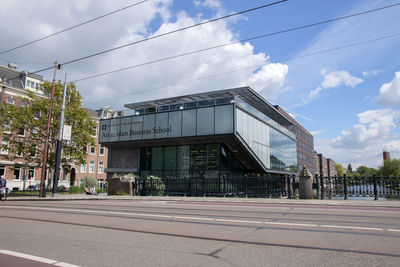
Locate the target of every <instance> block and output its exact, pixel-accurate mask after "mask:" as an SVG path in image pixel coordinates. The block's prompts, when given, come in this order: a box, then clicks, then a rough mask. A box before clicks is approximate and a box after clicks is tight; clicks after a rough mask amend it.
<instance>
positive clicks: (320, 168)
mask: <svg viewBox="0 0 400 267" xmlns="http://www.w3.org/2000/svg"><path fill="white" fill-rule="evenodd" d="M314 159H315V174H316V175H323V176H324V177H332V176H335V175H337V171H336V166H335V161H333V160H332V159H330V158H325V157H324V156H323V155H322V154H318V153H317V152H314Z"/></svg>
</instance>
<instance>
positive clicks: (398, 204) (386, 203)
mask: <svg viewBox="0 0 400 267" xmlns="http://www.w3.org/2000/svg"><path fill="white" fill-rule="evenodd" d="M68 200H132V201H174V202H176V201H178V202H179V201H182V202H199V203H200V202H220V203H224V202H226V203H228V202H229V203H252V204H257V203H258V204H290V205H331V206H364V207H368V206H369V207H390V208H399V209H400V201H399V200H377V201H375V200H317V199H287V198H230V197H226V198H224V197H176V196H173V197H166V196H107V195H105V194H100V195H98V196H91V195H84V194H57V195H56V196H54V197H52V196H47V197H46V198H39V197H37V196H9V197H7V200H6V202H7V201H68ZM3 203H4V202H3ZM0 205H1V203H0Z"/></svg>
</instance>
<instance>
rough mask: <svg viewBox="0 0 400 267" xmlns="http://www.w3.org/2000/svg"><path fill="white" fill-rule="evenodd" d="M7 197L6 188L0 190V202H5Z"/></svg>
mask: <svg viewBox="0 0 400 267" xmlns="http://www.w3.org/2000/svg"><path fill="white" fill-rule="evenodd" d="M7 195H8V188H1V189H0V200H1V201H5V200H6V199H7Z"/></svg>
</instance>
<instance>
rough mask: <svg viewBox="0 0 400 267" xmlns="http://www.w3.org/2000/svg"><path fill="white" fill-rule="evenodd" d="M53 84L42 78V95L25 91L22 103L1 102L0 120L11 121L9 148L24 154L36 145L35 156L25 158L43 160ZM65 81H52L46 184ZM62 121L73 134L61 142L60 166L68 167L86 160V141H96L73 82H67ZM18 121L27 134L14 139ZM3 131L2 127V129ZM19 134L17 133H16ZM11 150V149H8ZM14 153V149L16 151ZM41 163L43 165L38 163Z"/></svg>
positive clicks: (52, 155)
mask: <svg viewBox="0 0 400 267" xmlns="http://www.w3.org/2000/svg"><path fill="white" fill-rule="evenodd" d="M51 87H52V84H51V83H49V82H45V83H44V84H43V85H42V89H43V93H44V94H43V95H44V96H41V95H39V94H35V93H33V92H31V91H28V95H27V97H26V98H24V99H23V101H24V103H25V105H23V106H21V107H17V106H10V105H7V104H5V105H2V107H1V108H2V109H5V110H4V111H5V112H3V110H2V112H1V115H0V118H1V119H0V122H3V123H7V122H11V128H10V131H9V132H11V134H10V135H9V137H8V138H9V140H10V141H9V149H10V151H14V152H15V151H20V150H22V152H24V151H25V150H26V151H27V153H26V155H29V153H30V152H31V151H32V147H35V148H38V153H37V157H36V158H32V157H31V158H30V159H27V162H29V160H30V162H32V160H35V161H36V162H37V163H39V164H42V155H43V154H42V151H40V150H42V149H43V147H44V142H45V139H46V135H45V134H46V130H47V120H48V117H47V116H48V115H47V114H48V111H49V106H50V99H49V97H45V96H49V95H50V94H51ZM63 91H64V85H63V84H61V82H60V81H58V82H57V83H56V85H55V90H54V98H53V99H54V100H53V107H52V114H51V127H50V132H49V154H48V162H47V163H48V167H49V175H48V187H49V188H50V187H51V178H52V174H53V172H54V166H55V151H56V145H57V139H58V132H59V127H60V116H61V106H62V98H63ZM65 107H66V109H65V118H64V123H65V124H66V125H71V126H72V135H71V141H70V142H66V141H64V142H63V153H62V158H61V166H62V167H63V168H67V169H70V167H71V166H72V165H73V164H75V165H80V164H83V163H85V161H86V153H87V152H86V149H85V148H86V147H87V145H88V144H90V145H94V144H95V139H94V137H93V136H94V135H95V128H96V122H95V121H93V119H92V118H91V117H90V116H89V114H88V112H87V110H86V109H84V108H83V106H82V97H81V95H80V93H79V91H78V90H77V88H76V86H75V85H74V84H73V83H70V84H68V86H67V94H66V102H65ZM21 125H23V126H24V128H25V131H26V134H25V137H24V138H17V139H15V140H14V139H13V137H11V136H15V134H13V133H15V132H16V131H18V129H19V127H21ZM3 132H4V131H3ZM17 136H18V135H17ZM9 154H12V153H9ZM15 154H16V153H15ZM40 167H43V166H41V165H40Z"/></svg>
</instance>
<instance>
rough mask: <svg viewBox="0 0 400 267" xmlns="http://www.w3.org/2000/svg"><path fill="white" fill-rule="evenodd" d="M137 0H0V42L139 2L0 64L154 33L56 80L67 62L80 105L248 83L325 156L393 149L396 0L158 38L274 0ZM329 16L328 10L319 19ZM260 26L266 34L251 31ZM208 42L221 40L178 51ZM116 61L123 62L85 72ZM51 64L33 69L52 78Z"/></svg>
mask: <svg viewBox="0 0 400 267" xmlns="http://www.w3.org/2000/svg"><path fill="white" fill-rule="evenodd" d="M140 2H142V1H140V0H129V1H128V0H113V1H108V0H58V1H52V0H30V1H25V0H2V4H1V8H0V29H1V42H0V53H1V52H3V51H5V50H8V49H11V48H14V47H17V46H19V45H22V44H25V43H27V42H30V41H33V40H37V39H39V38H41V37H44V36H48V35H50V34H52V33H55V32H58V31H62V30H64V29H66V28H69V27H71V26H74V25H77V24H80V23H82V22H84V21H88V20H91V19H93V18H96V17H99V16H101V15H104V14H106V13H109V12H112V11H114V10H118V9H121V8H123V7H127V6H129V5H132V4H134V3H138V4H137V5H135V6H132V7H130V8H126V9H124V10H122V11H120V12H116V13H114V14H112V15H109V16H106V17H103V18H101V19H98V20H95V21H93V22H90V23H87V24H84V25H82V26H80V27H76V28H74V29H71V30H68V31H65V32H63V33H61V34H57V35H55V36H52V37H50V38H46V39H44V40H42V41H40V42H36V43H33V44H31V45H28V46H25V47H22V48H19V49H16V50H13V51H10V52H7V53H1V54H0V64H1V65H7V64H8V63H9V62H14V63H16V64H17V65H18V69H20V70H27V71H31V72H34V71H38V70H41V69H45V68H48V67H51V66H53V65H54V62H55V61H56V60H57V61H58V62H59V63H61V64H63V63H66V62H69V61H72V60H75V59H79V58H82V57H85V56H87V55H91V54H94V53H98V52H102V51H105V50H109V49H111V48H114V47H119V46H122V45H125V44H128V43H133V42H137V41H140V40H143V39H147V38H151V37H155V38H152V39H151V40H148V41H144V42H139V43H137V44H134V45H130V46H126V47H124V48H122V49H118V50H114V51H111V52H108V53H104V54H101V55H99V56H95V57H91V58H88V59H85V60H81V61H77V62H75V63H70V64H66V65H62V69H61V70H60V71H58V72H57V79H60V80H63V79H64V75H65V73H67V74H68V81H74V82H75V83H76V85H77V87H78V89H79V90H80V92H81V94H82V96H83V102H84V106H85V107H87V108H92V109H98V108H100V107H102V106H113V107H114V108H115V109H117V110H125V109H126V108H125V107H124V104H128V103H134V102H139V101H146V100H152V99H157V98H165V97H171V96H179V95H186V94H191V93H199V92H206V91H213V90H222V89H228V88H234V87H240V86H250V87H252V88H253V89H254V90H256V91H257V92H258V93H259V94H261V95H262V96H263V97H264V98H265V99H266V100H267V101H269V102H270V103H272V104H274V105H279V106H281V107H282V108H284V109H285V110H286V111H287V112H289V113H290V114H291V115H292V116H293V117H294V118H295V119H296V120H297V121H298V122H299V123H300V124H301V125H303V126H304V128H305V129H307V130H308V131H309V132H310V133H312V134H313V136H314V146H315V147H314V148H315V150H316V151H317V152H318V153H322V154H324V156H325V157H327V158H331V159H333V160H334V161H336V162H338V163H341V164H343V165H344V166H347V164H348V163H351V164H352V166H353V168H354V167H357V166H360V165H366V166H370V167H378V166H380V165H381V164H382V152H383V151H389V152H390V153H391V157H392V158H400V130H399V129H400V108H399V107H400V52H399V51H400V27H399V26H400V16H399V15H398V14H399V13H400V5H394V4H398V3H400V2H397V1H396V0H381V1H376V0H335V1H328V0H288V1H284V2H280V3H276V4H274V5H271V6H268V7H265V8H260V9H257V10H254V11H251V12H247V13H244V14H240V15H237V16H232V17H230V18H228V19H222V20H217V21H214V22H212V23H206V24H203V25H201V26H198V27H193V28H190V29H187V30H183V31H179V32H176V33H173V34H168V35H164V36H162V37H156V36H158V35H160V34H163V33H168V32H170V31H174V30H177V29H180V28H183V27H187V26H190V25H194V24H198V23H201V22H205V21H208V20H212V19H215V18H219V17H222V16H226V15H229V14H234V13H237V12H240V11H244V10H248V9H252V8H255V7H259V6H263V5H266V4H268V3H274V2H277V1H274V0H272V1H262V0H252V1H242V0H229V1H228V0H148V1H143V2H142V3H140ZM389 5H394V6H393V7H390V8H386V9H381V10H377V11H375V12H370V13H366V14H362V15H358V16H351V15H353V14H357V13H361V12H364V11H368V10H373V9H377V8H381V7H384V6H389ZM346 16H347V18H345V19H341V20H333V19H336V18H340V17H346ZM328 20H333V21H331V22H329V23H319V22H323V21H328ZM313 24H317V25H314V26H310V27H302V26H305V25H313ZM294 28H298V29H296V30H290V29H294ZM288 30H290V31H288ZM278 32H281V33H278ZM272 33H273V34H272ZM262 35H268V36H265V37H262V38H261V37H260V38H254V37H258V36H262ZM245 40H247V41H245ZM225 44H230V45H225ZM221 45H225V46H221ZM214 46H221V47H219V48H215V49H209V50H206V51H203V52H197V53H191V54H189V55H186V56H179V55H182V54H185V53H190V52H193V51H197V50H202V49H206V48H211V47H214ZM175 56H178V57H175ZM169 57H173V58H171V59H166V58H169ZM154 61H156V62H154ZM151 62H153V63H151ZM128 67H130V68H128ZM122 68H128V69H126V70H124V71H119V72H115V73H111V74H108V75H102V76H98V77H95V78H91V79H86V78H88V77H91V76H94V75H97V74H102V73H106V72H111V71H114V70H118V69H122ZM52 73H53V72H52V71H51V70H50V71H44V72H41V73H39V74H41V75H43V76H44V78H45V79H47V80H52Z"/></svg>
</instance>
